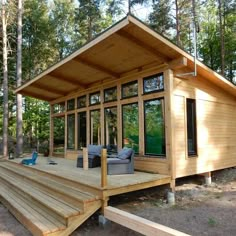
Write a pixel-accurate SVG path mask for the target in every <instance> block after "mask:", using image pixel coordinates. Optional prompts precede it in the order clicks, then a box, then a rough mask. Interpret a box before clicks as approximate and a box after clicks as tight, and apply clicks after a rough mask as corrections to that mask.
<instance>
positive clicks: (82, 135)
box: [78, 112, 87, 149]
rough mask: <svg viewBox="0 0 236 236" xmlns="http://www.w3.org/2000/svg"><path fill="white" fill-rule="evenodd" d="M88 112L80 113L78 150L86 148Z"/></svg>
mask: <svg viewBox="0 0 236 236" xmlns="http://www.w3.org/2000/svg"><path fill="white" fill-rule="evenodd" d="M86 134H87V133H86V112H79V113H78V148H79V149H82V148H83V147H86V138H87V135H86Z"/></svg>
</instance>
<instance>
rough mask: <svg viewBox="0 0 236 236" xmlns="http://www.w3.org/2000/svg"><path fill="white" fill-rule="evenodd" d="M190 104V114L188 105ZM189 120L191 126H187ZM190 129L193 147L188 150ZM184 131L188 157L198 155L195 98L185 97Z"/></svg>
mask: <svg viewBox="0 0 236 236" xmlns="http://www.w3.org/2000/svg"><path fill="white" fill-rule="evenodd" d="M188 105H191V114H190V113H189V112H190V109H189V106H188ZM189 120H191V121H190V122H191V127H189V125H190V123H189ZM190 129H191V132H193V133H191V136H192V140H193V149H194V150H189V136H190V134H189V132H190ZM186 131H187V151H188V157H195V156H197V155H198V145H197V109H196V100H195V99H191V98H186Z"/></svg>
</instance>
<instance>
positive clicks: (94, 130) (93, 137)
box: [90, 110, 101, 145]
mask: <svg viewBox="0 0 236 236" xmlns="http://www.w3.org/2000/svg"><path fill="white" fill-rule="evenodd" d="M90 142H91V144H96V145H99V144H101V121H100V110H93V111H90Z"/></svg>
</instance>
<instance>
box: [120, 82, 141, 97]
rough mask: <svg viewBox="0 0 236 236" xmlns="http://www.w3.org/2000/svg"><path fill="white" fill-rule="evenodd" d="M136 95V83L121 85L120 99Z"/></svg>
mask: <svg viewBox="0 0 236 236" xmlns="http://www.w3.org/2000/svg"><path fill="white" fill-rule="evenodd" d="M137 95H138V81H133V82H130V83H127V84H123V85H122V98H129V97H134V96H137Z"/></svg>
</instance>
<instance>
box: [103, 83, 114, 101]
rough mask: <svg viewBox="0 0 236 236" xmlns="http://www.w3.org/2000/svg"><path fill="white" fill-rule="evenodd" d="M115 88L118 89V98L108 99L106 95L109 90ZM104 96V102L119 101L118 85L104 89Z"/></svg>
mask: <svg viewBox="0 0 236 236" xmlns="http://www.w3.org/2000/svg"><path fill="white" fill-rule="evenodd" d="M113 89H114V90H116V98H115V99H111V100H106V96H105V94H106V92H107V91H109V90H113ZM103 98H104V103H107V102H114V101H117V86H114V87H111V88H107V89H104V91H103Z"/></svg>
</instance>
